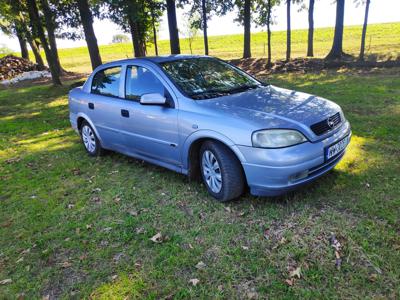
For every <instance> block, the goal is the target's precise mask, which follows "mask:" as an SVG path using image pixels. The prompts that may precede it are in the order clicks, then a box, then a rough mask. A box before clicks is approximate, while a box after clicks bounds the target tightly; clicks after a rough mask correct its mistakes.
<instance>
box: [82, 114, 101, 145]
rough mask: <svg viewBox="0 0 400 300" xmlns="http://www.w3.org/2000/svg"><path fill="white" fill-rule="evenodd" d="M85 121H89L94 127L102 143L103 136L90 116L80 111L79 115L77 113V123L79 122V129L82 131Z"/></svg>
mask: <svg viewBox="0 0 400 300" xmlns="http://www.w3.org/2000/svg"><path fill="white" fill-rule="evenodd" d="M83 121H86V122H88V123H89V125H90V127H92V128H93V130H94V133H95V134H96V136H97V138H98V139H99V141H100V143H102V139H101V136H100V134H99V132H98V131H97V128H96V126H94V124H93V122H92V120H90V118H89V116H88V115H86V114H85V113H78V115H77V118H76V124H77V128H78V131H79V132H80V130H81V126H82V123H83Z"/></svg>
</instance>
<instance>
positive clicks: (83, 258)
mask: <svg viewBox="0 0 400 300" xmlns="http://www.w3.org/2000/svg"><path fill="white" fill-rule="evenodd" d="M86 258H87V255H86V254H83V255H81V256H79V260H80V261H82V260H85V259H86Z"/></svg>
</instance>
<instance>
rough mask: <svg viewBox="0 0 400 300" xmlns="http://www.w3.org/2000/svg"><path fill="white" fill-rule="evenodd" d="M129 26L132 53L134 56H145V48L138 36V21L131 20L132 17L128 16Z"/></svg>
mask: <svg viewBox="0 0 400 300" xmlns="http://www.w3.org/2000/svg"><path fill="white" fill-rule="evenodd" d="M129 28H130V30H131V36H132V43H133V54H134V55H135V57H142V56H146V50H145V48H144V47H143V43H142V41H141V38H140V32H139V26H138V23H137V22H135V21H134V20H132V18H129Z"/></svg>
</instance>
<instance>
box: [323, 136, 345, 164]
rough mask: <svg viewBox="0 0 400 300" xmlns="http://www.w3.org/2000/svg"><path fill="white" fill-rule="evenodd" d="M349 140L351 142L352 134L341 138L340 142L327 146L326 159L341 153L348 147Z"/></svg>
mask: <svg viewBox="0 0 400 300" xmlns="http://www.w3.org/2000/svg"><path fill="white" fill-rule="evenodd" d="M349 142H350V135H348V136H346V137H345V138H343V139H341V140H340V141H339V142H337V143H335V144H333V145H330V146H329V147H327V148H325V160H329V159H331V158H332V157H334V156H336V155H338V154H339V153H341V152H342V151H343V150H344V149H345V148H346V147H347V145H348V144H349Z"/></svg>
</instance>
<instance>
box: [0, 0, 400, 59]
mask: <svg viewBox="0 0 400 300" xmlns="http://www.w3.org/2000/svg"><path fill="white" fill-rule="evenodd" d="M306 2H308V1H306ZM378 3H379V5H378ZM299 8H300V7H299V6H296V5H294V6H292V29H303V28H307V27H308V19H307V10H302V11H299ZM185 11H187V9H178V11H177V17H178V28H180V29H183V28H182V27H183V26H184V25H185V20H186V19H187V18H185ZM335 13H336V10H335V3H334V1H333V0H316V1H315V9H314V25H315V27H316V28H318V27H333V26H334V25H335ZM273 15H274V17H275V24H274V25H273V26H272V30H274V31H278V30H285V29H286V6H285V5H281V6H279V7H276V8H275V9H274V12H273ZM235 17H236V12H235V11H232V12H230V13H228V14H227V15H225V16H223V17H212V19H211V20H210V21H209V23H208V33H209V35H224V34H234V33H243V27H241V26H240V25H239V24H237V23H235V22H234V21H233V20H234V19H235ZM363 21H364V6H363V5H360V6H358V7H357V6H356V5H355V4H354V0H347V1H346V7H345V20H344V23H345V25H359V24H362V23H363ZM384 22H400V0H371V5H370V14H369V20H368V23H369V24H372V23H384ZM94 30H95V33H96V37H97V41H98V43H99V44H100V45H104V44H109V43H111V40H112V37H113V35H115V34H117V33H123V32H122V31H121V29H120V28H119V27H118V26H117V25H116V24H114V23H112V22H111V21H108V20H95V22H94ZM261 30H265V29H264V28H259V27H258V28H257V27H255V25H252V31H253V32H257V31H261ZM159 38H160V39H168V23H167V17H166V15H165V14H164V16H163V17H162V20H161V24H160V28H159ZM2 44H3V45H6V46H7V47H9V48H11V49H13V50H15V51H19V50H20V49H19V45H18V40H17V39H15V38H10V37H7V36H5V35H4V34H3V33H1V32H0V45H2ZM57 44H58V47H59V48H69V47H78V46H85V45H86V43H85V41H84V40H79V41H70V40H57Z"/></svg>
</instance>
